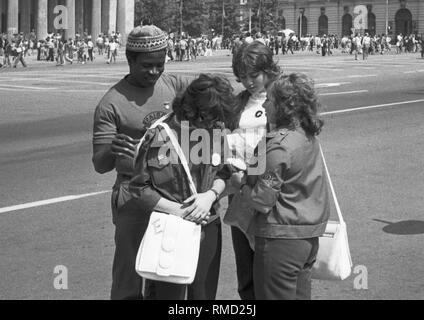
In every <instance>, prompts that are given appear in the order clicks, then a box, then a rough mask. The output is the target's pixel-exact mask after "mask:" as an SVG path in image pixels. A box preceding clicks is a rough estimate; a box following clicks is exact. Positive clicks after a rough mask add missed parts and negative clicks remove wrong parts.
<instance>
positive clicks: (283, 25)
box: [277, 16, 286, 30]
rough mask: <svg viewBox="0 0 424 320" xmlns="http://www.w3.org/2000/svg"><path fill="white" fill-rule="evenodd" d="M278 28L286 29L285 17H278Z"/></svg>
mask: <svg viewBox="0 0 424 320" xmlns="http://www.w3.org/2000/svg"><path fill="white" fill-rule="evenodd" d="M277 28H278V30H284V29H285V28H286V19H285V18H284V17H283V16H281V17H278V19H277Z"/></svg>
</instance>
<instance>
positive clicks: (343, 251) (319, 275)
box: [312, 145, 353, 280]
mask: <svg viewBox="0 0 424 320" xmlns="http://www.w3.org/2000/svg"><path fill="white" fill-rule="evenodd" d="M320 152H321V157H322V160H323V163H324V168H325V172H326V175H327V178H328V182H329V185H330V189H331V193H332V195H333V199H334V204H335V207H336V211H337V216H338V218H339V221H328V223H327V226H326V229H325V232H324V234H323V235H322V236H321V237H320V238H319V249H318V254H317V258H316V261H315V263H314V266H313V268H312V278H314V279H319V280H344V279H346V278H348V277H349V276H350V274H351V272H352V265H353V264H352V258H351V255H350V249H349V242H348V238H347V228H346V222H345V221H344V219H343V215H342V212H341V210H340V206H339V202H338V200H337V196H336V192H335V191H334V187H333V183H332V181H331V177H330V173H329V171H328V167H327V163H326V161H325V157H324V153H323V151H322V148H321V145H320Z"/></svg>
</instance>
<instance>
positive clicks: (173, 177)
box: [129, 116, 232, 217]
mask: <svg viewBox="0 0 424 320" xmlns="http://www.w3.org/2000/svg"><path fill="white" fill-rule="evenodd" d="M165 122H166V123H167V124H168V125H169V127H170V128H171V130H173V131H174V133H175V134H176V135H177V137H178V141H179V143H180V145H181V147H182V149H183V151H184V150H185V147H184V143H185V142H186V143H187V147H188V149H187V151H188V152H189V155H190V156H188V155H187V154H186V153H185V156H186V158H187V162H188V164H189V169H190V173H191V176H192V178H193V182H194V184H195V186H196V190H197V192H198V193H203V192H206V191H208V190H209V189H211V188H212V186H213V182H214V180H215V179H218V178H220V179H223V180H227V179H229V178H230V177H231V174H232V169H231V167H230V166H228V165H225V164H224V159H225V157H224V151H225V150H226V147H225V146H224V144H225V143H226V139H225V136H224V135H216V136H214V135H213V134H212V133H210V134H209V137H206V136H205V137H203V136H202V140H203V143H201V142H199V141H198V140H196V139H195V138H193V137H194V135H193V134H192V133H193V130H194V129H195V128H192V127H190V128H187V127H186V128H187V129H188V132H186V133H187V134H189V135H190V138H189V137H188V136H187V137H184V138H183V139H182V134H184V128H182V126H181V124H180V123H179V122H178V121H176V119H175V116H172V117H171V118H169V119H167V120H165ZM218 131H219V132H221V130H218ZM218 131H217V132H218ZM199 132H200V131H199ZM202 132H203V133H205V131H202ZM221 134H222V132H221ZM217 138H218V139H219V141H218V142H219V145H220V148H217V149H219V150H213V147H214V146H215V147H216V146H217V144H218V143H217V142H215V144H214V141H213V140H212V139H217ZM208 139H210V140H209V141H207V140H208ZM182 140H183V143H182V142H181V141H182ZM215 141H216V140H215ZM164 150H171V151H170V153H168V152H167V153H166V154H165V153H164ZM172 150H173V148H172V144H171V143H170V142H169V139H168V137H167V134H166V132H165V130H164V129H163V128H161V127H157V128H155V129H149V131H148V133H147V136H146V139H145V141H144V143H143V144H142V146H141V148H140V150H139V153H138V156H137V159H136V164H135V172H134V176H133V178H132V180H131V181H130V184H129V191H130V193H131V195H132V197H133V199H134V201H135V203H136V205H137V207H138V210H139V212H140V214H144V215H146V217H149V216H150V213H151V212H152V211H153V209H154V207H155V206H156V205H157V203H158V202H159V200H160V199H161V198H162V197H163V198H166V199H168V200H171V201H174V202H178V203H181V204H182V203H183V202H184V201H185V200H186V199H187V198H189V197H190V196H191V191H190V186H189V180H188V178H187V174H186V172H185V171H184V168H183V166H182V165H181V163H180V162H179V161H178V158H177V156H176V154H174V153H173V151H172ZM171 153H172V155H171ZM198 155H200V158H197V159H194V158H193V157H196V156H198ZM217 156H219V157H218V159H217ZM196 163H197V164H196ZM215 214H216V212H215V209H214V208H211V215H212V216H213V215H215Z"/></svg>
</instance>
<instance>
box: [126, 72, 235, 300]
mask: <svg viewBox="0 0 424 320" xmlns="http://www.w3.org/2000/svg"><path fill="white" fill-rule="evenodd" d="M233 102H234V96H233V89H232V87H231V85H230V83H229V81H228V80H226V79H224V78H221V77H219V76H210V75H205V74H202V75H200V76H199V78H197V79H196V80H194V81H193V82H192V83H191V84H190V86H189V87H188V88H187V90H186V91H185V92H184V93H183V94H182V95H181V96H179V97H177V98H176V99H175V100H174V102H173V111H174V112H173V113H172V114H171V116H170V117H169V118H168V119H166V120H165V121H164V122H165V123H167V124H168V126H169V127H170V128H171V129H172V130H173V131H174V132H175V135H176V137H177V139H178V141H179V143H180V145H181V148H182V150H183V151H184V153H185V156H186V158H187V162H188V165H189V168H190V173H191V176H192V178H193V182H194V184H195V187H196V190H197V192H198V194H197V195H196V196H193V195H192V194H191V192H190V187H189V180H188V178H187V174H186V173H185V171H184V169H183V166H182V165H181V163H180V162H179V161H178V157H177V156H176V154H174V151H172V150H173V148H172V147H171V146H170V145H169V143H168V142H167V140H168V137H167V135H166V132H165V131H164V130H163V128H160V127H157V128H156V129H150V130H149V131H148V133H147V136H146V139H145V141H144V143H143V144H142V145H141V147H140V150H139V154H138V156H137V160H136V165H135V175H134V177H133V179H132V180H131V182H130V187H129V189H130V192H131V195H132V196H133V197H134V200H135V203H136V205H137V207H138V210H139V213H140V214H141V215H144V216H145V217H146V219H147V220H148V219H149V216H150V214H151V212H152V211H160V212H164V213H168V214H172V215H176V216H179V217H182V218H184V219H186V220H189V221H192V222H195V223H197V224H201V225H202V226H203V228H202V241H201V243H200V253H199V262H198V266H197V272H196V277H195V279H194V282H193V283H192V284H191V285H190V286H189V287H188V292H187V297H188V299H190V300H192V299H195V300H199V299H200V300H212V299H215V296H216V292H217V286H218V276H219V266H220V261H221V260H220V259H221V222H220V219H219V216H218V215H217V213H216V210H215V209H214V207H213V205H214V204H215V203H216V201H217V200H218V198H219V196H220V194H221V193H222V192H223V191H224V189H225V180H226V179H229V178H230V176H231V173H232V172H231V168H230V167H228V166H227V165H225V164H224V161H225V159H226V158H225V157H224V154H223V151H224V150H226V149H227V147H225V145H224V144H225V143H226V139H225V136H224V135H223V134H222V133H223V131H222V130H223V129H224V128H225V126H224V124H225V123H226V121H227V120H230V119H231V117H232V110H233ZM199 138H201V140H200V141H199V140H198V139H199ZM185 147H187V150H185ZM218 147H219V148H218ZM168 151H169V154H168ZM187 151H188V153H186V152H187ZM148 287H150V288H151V284H149V286H148ZM153 287H154V289H153V290H154V292H155V298H156V299H158V300H179V299H184V297H185V293H186V286H185V285H179V284H172V283H165V282H156V281H154V283H153Z"/></svg>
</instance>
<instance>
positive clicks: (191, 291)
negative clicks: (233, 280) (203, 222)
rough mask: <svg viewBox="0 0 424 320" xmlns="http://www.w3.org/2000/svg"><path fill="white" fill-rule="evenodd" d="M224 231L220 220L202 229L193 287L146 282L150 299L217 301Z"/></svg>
mask: <svg viewBox="0 0 424 320" xmlns="http://www.w3.org/2000/svg"><path fill="white" fill-rule="evenodd" d="M221 248H222V229H221V222H220V220H219V219H217V220H215V221H214V222H212V223H210V224H209V225H207V226H205V227H204V228H203V229H202V241H201V243H200V252H199V262H198V264H197V271H196V277H195V278H194V281H193V283H192V284H191V285H189V286H186V285H179V284H172V283H167V282H159V281H150V280H147V281H146V287H148V288H149V290H153V292H149V294H148V296H149V298H155V299H156V300H184V298H185V296H186V293H187V299H188V300H215V298H216V292H217V289H218V279H219V266H220V263H221Z"/></svg>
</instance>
